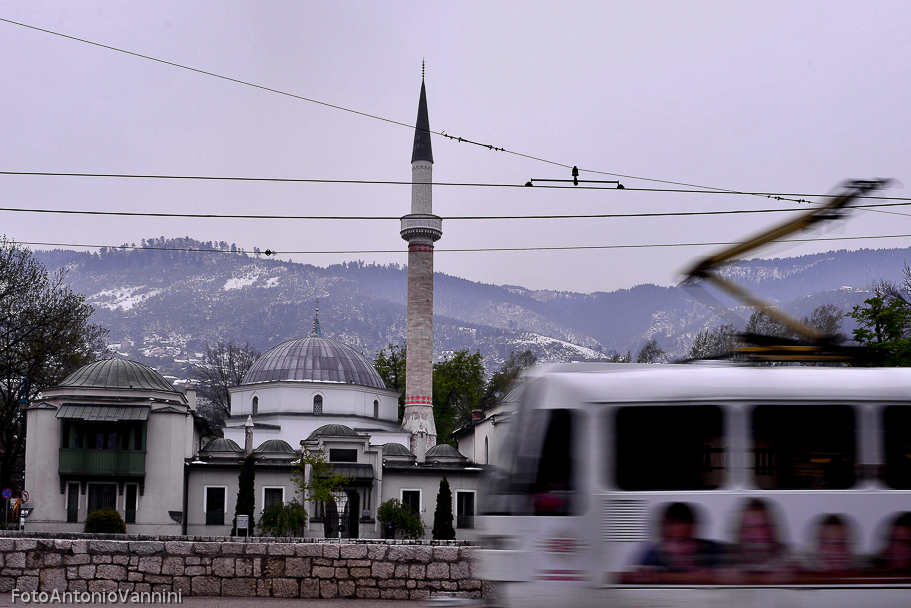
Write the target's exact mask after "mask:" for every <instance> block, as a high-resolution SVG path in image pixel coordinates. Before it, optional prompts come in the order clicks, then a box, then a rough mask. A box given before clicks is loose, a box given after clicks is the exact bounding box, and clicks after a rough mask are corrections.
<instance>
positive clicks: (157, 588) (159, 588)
mask: <svg viewBox="0 0 911 608" xmlns="http://www.w3.org/2000/svg"><path fill="white" fill-rule="evenodd" d="M170 590H171V584H170V583H168V584H167V585H164V584H160V585H152V591H153V592H154V591H158V592H160V593H168V592H169V591H170Z"/></svg>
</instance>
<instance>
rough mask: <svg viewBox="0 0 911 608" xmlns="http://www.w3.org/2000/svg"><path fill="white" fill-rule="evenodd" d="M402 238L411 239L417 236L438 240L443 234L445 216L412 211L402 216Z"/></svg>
mask: <svg viewBox="0 0 911 608" xmlns="http://www.w3.org/2000/svg"><path fill="white" fill-rule="evenodd" d="M400 234H401V235H402V238H403V239H405V240H406V241H410V240H412V239H416V238H425V239H430V240H431V241H437V240H439V239H440V237H442V236H443V218H441V217H440V216H438V215H430V214H427V213H412V214H410V215H406V216H405V217H403V218H402V230H401V233H400Z"/></svg>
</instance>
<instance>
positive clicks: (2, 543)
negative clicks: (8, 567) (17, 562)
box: [0, 538, 16, 553]
mask: <svg viewBox="0 0 911 608" xmlns="http://www.w3.org/2000/svg"><path fill="white" fill-rule="evenodd" d="M15 549H16V539H14V538H0V551H3V552H4V553H6V552H8V551H13V550H15Z"/></svg>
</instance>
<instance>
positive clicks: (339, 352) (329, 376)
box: [244, 335, 386, 389]
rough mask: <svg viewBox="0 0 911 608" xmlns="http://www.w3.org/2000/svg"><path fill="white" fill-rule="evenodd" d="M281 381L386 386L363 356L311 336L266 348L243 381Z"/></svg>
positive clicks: (339, 343) (337, 343) (347, 348)
mask: <svg viewBox="0 0 911 608" xmlns="http://www.w3.org/2000/svg"><path fill="white" fill-rule="evenodd" d="M283 380H291V381H296V382H339V383H344V384H360V385H362V386H370V387H373V388H379V389H385V388H386V385H385V384H384V383H383V379H382V378H380V375H379V374H378V373H377V372H376V369H374V367H373V363H371V362H370V360H368V359H367V357H365V356H364V355H362V354H360V353H359V352H357V351H355V350H354V349H353V348H351V347H350V346H346V345H345V344H342V343H341V342H337V341H335V340H330V339H329V338H322V337H319V336H312V335H311V336H308V337H306V338H299V339H297V340H289V341H288V342H283V343H282V344H279V345H278V346H275V347H273V348H270V349H269V350H267V351H266V352H265V353H264V354H263V356H261V357H260V358H259V359H257V360H256V362H255V363H253V366H252V367H251V368H250V371H248V372H247V374H246V375H245V376H244V384H257V383H260V382H280V381H283Z"/></svg>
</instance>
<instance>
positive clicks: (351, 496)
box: [345, 490, 361, 538]
mask: <svg viewBox="0 0 911 608" xmlns="http://www.w3.org/2000/svg"><path fill="white" fill-rule="evenodd" d="M347 494H348V504H347V505H345V508H346V509H347V511H348V538H360V535H361V526H360V516H361V496H360V494H358V493H357V491H355V490H349V491H348V492H347Z"/></svg>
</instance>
